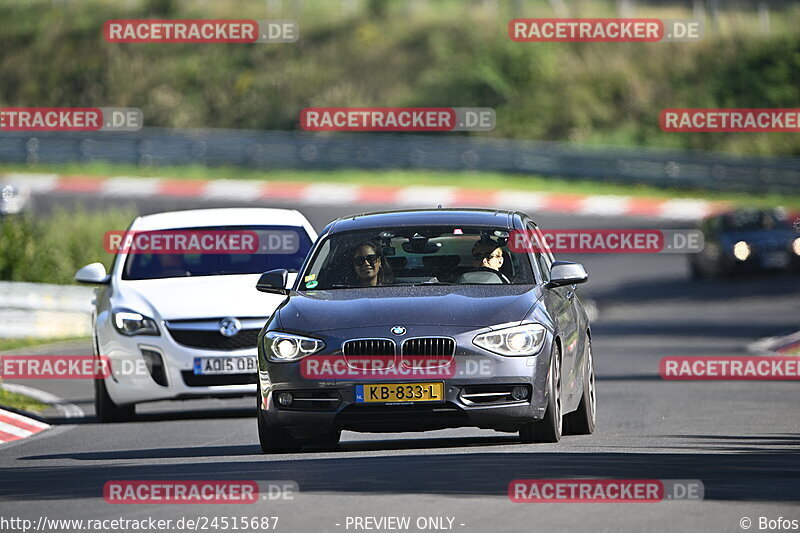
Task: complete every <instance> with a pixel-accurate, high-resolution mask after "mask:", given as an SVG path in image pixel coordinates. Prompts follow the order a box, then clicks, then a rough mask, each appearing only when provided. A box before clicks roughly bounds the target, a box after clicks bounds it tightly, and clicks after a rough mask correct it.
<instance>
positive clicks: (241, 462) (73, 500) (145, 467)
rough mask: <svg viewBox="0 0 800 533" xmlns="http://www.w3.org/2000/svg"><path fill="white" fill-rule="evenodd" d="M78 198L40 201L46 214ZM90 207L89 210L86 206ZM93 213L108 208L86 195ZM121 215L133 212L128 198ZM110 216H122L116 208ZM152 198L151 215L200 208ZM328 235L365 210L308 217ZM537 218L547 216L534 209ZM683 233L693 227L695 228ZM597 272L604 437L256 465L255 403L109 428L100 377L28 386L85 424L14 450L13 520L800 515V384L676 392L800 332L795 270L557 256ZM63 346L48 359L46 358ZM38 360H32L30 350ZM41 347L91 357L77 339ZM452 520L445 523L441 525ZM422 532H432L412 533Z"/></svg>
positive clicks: (479, 528)
mask: <svg viewBox="0 0 800 533" xmlns="http://www.w3.org/2000/svg"><path fill="white" fill-rule="evenodd" d="M73 200H75V201H78V197H73V196H68V195H59V196H52V197H47V198H37V199H36V207H37V209H39V210H43V211H47V210H49V209H51V208H52V207H53V206H55V205H59V206H66V205H70V203H71V202H72V201H73ZM81 201H83V200H81ZM85 203H86V205H87V207H88V208H90V209H92V208H97V207H99V206H100V205H101V204H100V201H99V200H87V201H86V202H85ZM120 203H124V202H120ZM102 205H106V206H107V205H109V202H107V201H105V200H103V202H102ZM198 205H203V206H209V205H233V204H230V203H226V204H210V203H204V204H198V203H197V202H195V201H192V200H177V199H168V200H157V199H156V200H148V201H147V203H146V204H140V205H139V206H138V208H139V210H140V212H142V213H144V212H153V211H161V210H170V209H180V208H189V207H195V206H198ZM300 209H301V211H303V212H304V214H305V215H306V216H307V217H308V218H309V219H310V220H311V222H312V223H313V224H314V225H315V227H317V228H318V229H321V228H322V227H323V225H324V224H325V223H326V222H327V221H329V220H331V219H333V218H335V217H337V216H340V215H344V214H349V213H352V212H363V211H364V210H365V209H364V208H363V206H358V207H348V206H342V207H336V208H333V207H309V208H302V207H301V208H300ZM532 214H533V215H535V213H532ZM535 218H537V220H538V221H539V223H540V225H541V226H543V227H545V228H548V229H561V228H580V227H584V228H610V227H629V228H657V227H681V225H680V224H665V223H664V222H658V221H648V220H643V219H639V220H631V219H627V220H625V219H602V218H580V217H574V216H563V215H548V216H543V217H535ZM684 227H685V226H684ZM559 258H561V259H574V260H577V261H581V262H583V263H584V264H585V265H586V268H587V271H588V272H589V276H590V281H589V283H588V284H587V285H586V286H582V287H581V288H580V294H581V295H582V296H584V297H587V296H588V297H591V298H593V299H595V300H596V301H597V303H598V307H599V319H598V320H597V321H596V322H595V323H594V325H593V344H594V350H595V361H596V362H595V365H596V371H597V375H598V385H597V389H598V423H597V430H596V432H595V434H594V435H591V436H580V437H570V436H567V437H564V438H563V439H562V441H561V442H560V443H559V444H557V445H541V444H534V445H521V444H518V443H517V442H516V440H515V435H509V434H502V433H495V432H491V431H481V430H472V429H462V430H447V431H440V432H431V433H424V434H417V433H409V434H376V435H373V434H358V433H345V434H344V435H343V439H342V443H341V445H340V446H339V449H338V450H337V451H334V452H314V451H309V452H306V453H301V454H290V455H283V456H266V455H262V454H261V453H260V449H259V446H258V440H257V435H256V421H255V418H254V413H253V412H252V407H251V406H252V404H253V401H252V400H251V399H247V400H244V399H241V400H225V401H223V400H202V401H194V402H176V403H167V402H163V403H157V404H150V405H146V406H140V408H139V412H140V413H141V416H140V417H139V419H138V420H137V421H136V422H134V423H126V424H113V425H100V424H98V423H96V421H95V419H94V415H93V407H92V386H91V383H89V382H86V381H45V380H43V381H38V382H31V381H26V382H21V383H23V384H25V385H28V386H32V387H36V388H39V389H43V390H46V391H47V392H50V393H52V394H55V395H56V396H59V397H60V398H63V399H64V400H66V401H68V402H72V403H74V404H76V405H77V406H79V407H80V408H81V409H82V410H83V411H84V413H85V416H84V417H79V418H69V419H68V418H63V417H55V418H54V419H53V420H51V422H52V423H54V424H55V425H56V426H57V427H55V428H54V429H52V430H49V431H45V432H43V433H40V434H38V435H36V436H34V437H32V438H30V439H26V440H23V441H19V442H17V443H13V444H10V445H3V446H2V447H0V515H2V516H5V517H9V516H16V517H21V518H29V519H32V520H34V522H35V521H36V520H38V518H39V517H40V516H42V515H44V516H47V517H48V518H51V519H52V518H58V519H70V518H75V519H79V518H83V519H105V518H118V517H123V518H138V519H141V518H146V517H154V518H156V519H167V518H172V519H178V518H181V517H187V518H196V517H199V516H207V517H213V516H250V517H252V516H264V515H266V516H278V517H280V520H279V523H278V531H283V532H288V533H292V532H306V531H308V532H313V531H354V529H353V528H352V526H351V527H350V529H347V528H346V523H347V522H346V519H347V517H348V516H362V517H363V516H410V517H411V520H412V523H414V522H415V521H416V520H417V518H419V517H451V518H454V520H453V522H452V529H453V530H455V531H465V532H467V531H470V532H472V531H474V532H489V531H492V532H493V531H498V532H500V531H514V532H516V531H531V532H532V531H561V530H567V529H569V530H580V529H584V530H587V531H654V530H655V531H681V532H683V531H698V530H704V531H743V528H742V526H741V525H740V520H741V519H742V518H743V517H748V518H750V519H751V520H752V527H751V528H750V529H751V530H754V531H758V530H759V528H758V526H759V517H766V518H768V519H777V518H778V517H784V518H789V519H800V505H798V503H800V409H798V399H800V394H798V392H797V382H788V381H787V382H764V381H741V382H732V381H663V380H661V379H660V378H659V374H658V363H659V360H660V359H661V358H662V357H664V356H700V355H722V356H725V355H731V356H733V355H748V352H747V345H748V344H749V343H751V342H753V341H755V340H757V339H759V338H761V337H764V336H768V335H775V334H778V333H782V332H786V331H791V330H793V329H794V330H797V329H798V326H797V324H798V321H797V317H798V316H800V279H798V276H788V275H787V276H777V275H767V276H762V277H758V278H753V277H740V278H736V279H733V280H725V281H714V282H696V281H690V280H689V277H688V267H687V262H686V258H685V257H684V256H681V255H676V254H653V255H645V254H630V255H590V254H584V255H581V256H571V257H559ZM48 350H49V351H48ZM26 353H31V352H30V351H29V352H26ZM38 353H58V354H88V353H91V349H90V346H89V345H88V344H87V345H82V344H77V345H76V344H72V345H69V346H61V347H58V348H49V349H47V350H39V352H38ZM526 478H554V479H560V478H623V479H631V478H637V479H639V478H643V479H664V480H670V479H697V480H700V481H702V482H703V484H704V486H705V499H704V500H703V501H702V502H696V501H688V502H678V501H664V502H659V503H631V504H622V503H615V504H602V503H592V504H577V503H558V504H520V503H512V502H511V501H510V500H509V498H508V496H507V491H508V484H509V482H510V481H512V480H514V479H526ZM125 479H128V480H149V479H160V480H187V479H197V480H205V479H237V480H293V481H295V482H297V483H298V485H299V491H300V492H299V493H298V494H297V495H296V497H295V499H294V500H288V501H265V502H260V503H256V504H253V505H217V506H205V505H111V504H107V503H106V502H105V501H104V500H103V485H104V483H106V482H107V481H109V480H125ZM444 524H445V525H446V524H448V521H447V520H445V521H444ZM411 531H418V530H417V529H413V528H412V529H411Z"/></svg>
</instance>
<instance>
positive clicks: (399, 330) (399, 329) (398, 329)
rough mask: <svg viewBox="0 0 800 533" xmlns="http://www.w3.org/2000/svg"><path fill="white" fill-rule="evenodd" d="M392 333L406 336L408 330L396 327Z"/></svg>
mask: <svg viewBox="0 0 800 533" xmlns="http://www.w3.org/2000/svg"><path fill="white" fill-rule="evenodd" d="M392 333H394V334H395V335H405V334H406V328H404V327H403V326H395V327H393V328H392Z"/></svg>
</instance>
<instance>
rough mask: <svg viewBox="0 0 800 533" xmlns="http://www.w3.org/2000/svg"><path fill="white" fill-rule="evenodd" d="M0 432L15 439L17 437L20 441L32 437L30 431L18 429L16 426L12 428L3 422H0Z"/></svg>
mask: <svg viewBox="0 0 800 533" xmlns="http://www.w3.org/2000/svg"><path fill="white" fill-rule="evenodd" d="M0 431H2V432H3V433H8V434H9V435H14V436H15V437H19V438H21V439H24V438H25V437H30V436H31V435H33V432H32V431H28V430H27V429H22V428H18V427H17V426H12V425H11V424H7V423H5V422H0Z"/></svg>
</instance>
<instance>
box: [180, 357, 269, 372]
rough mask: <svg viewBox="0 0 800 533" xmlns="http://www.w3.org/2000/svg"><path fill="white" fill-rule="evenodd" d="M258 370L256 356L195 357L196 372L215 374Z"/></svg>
mask: <svg viewBox="0 0 800 533" xmlns="http://www.w3.org/2000/svg"><path fill="white" fill-rule="evenodd" d="M255 371H256V358H255V357H195V358H194V374H195V375H196V376H213V375H219V374H250V373H254V372H255Z"/></svg>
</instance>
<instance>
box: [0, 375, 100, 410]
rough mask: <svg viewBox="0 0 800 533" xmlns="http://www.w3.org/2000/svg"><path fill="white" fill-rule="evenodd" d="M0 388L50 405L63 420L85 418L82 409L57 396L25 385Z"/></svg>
mask: <svg viewBox="0 0 800 533" xmlns="http://www.w3.org/2000/svg"><path fill="white" fill-rule="evenodd" d="M0 387H3V388H4V389H6V390H7V391H10V392H16V393H19V394H24V395H26V396H30V397H31V398H33V399H34V400H39V401H40V402H42V403H47V404H51V405H53V406H54V407H55V408H56V409H58V410H59V411H60V412H61V414H62V415H63V416H64V418H84V417H85V416H86V413H84V412H83V409H81V408H80V407H78V406H77V405H75V404H74V403H70V402H68V401H66V400H62V399H61V398H59V397H58V396H56V395H54V394H50V393H49V392H45V391H43V390H39V389H35V388H33V387H28V386H27V385H18V384H17V383H3V384H2V385H0Z"/></svg>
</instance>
